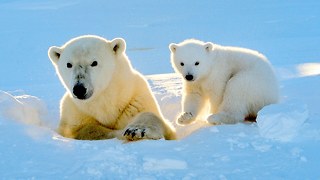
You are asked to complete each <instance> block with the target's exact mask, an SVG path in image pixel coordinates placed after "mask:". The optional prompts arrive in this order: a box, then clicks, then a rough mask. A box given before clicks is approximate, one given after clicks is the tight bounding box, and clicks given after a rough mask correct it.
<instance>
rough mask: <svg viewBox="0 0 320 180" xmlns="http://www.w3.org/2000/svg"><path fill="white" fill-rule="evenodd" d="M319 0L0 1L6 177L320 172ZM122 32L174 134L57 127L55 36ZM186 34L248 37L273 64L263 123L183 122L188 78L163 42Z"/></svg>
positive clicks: (299, 175) (1, 156) (242, 41)
mask: <svg viewBox="0 0 320 180" xmlns="http://www.w3.org/2000/svg"><path fill="white" fill-rule="evenodd" d="M319 9H320V1H316V0H310V1H303V2H302V1H298V0H293V1H276V0H271V1H253V0H245V1H216V0H203V1H202V0H201V1H197V2H195V1H170V0H163V1H147V0H139V1H136V0H134V1H114V0H112V1H103V0H97V1H86V0H75V1H62V0H52V1H47V0H41V1H40V0H4V1H1V2H0V17H1V18H0V23H1V30H0V33H1V41H0V49H1V50H0V67H1V71H0V174H1V178H3V179H185V180H187V179H223V180H224V179H319V178H320V171H319V166H320V155H319V149H320V118H319V117H320V109H319V107H320V76H319V74H320V61H319V60H320V44H319V42H320V31H319V29H320V11H319ZM83 34H96V35H100V36H103V37H105V38H107V39H113V38H115V37H122V38H124V39H125V40H126V42H127V54H128V56H129V58H130V60H131V61H132V65H133V67H135V68H136V69H137V70H139V71H140V72H142V73H143V74H145V75H146V78H147V79H148V82H149V84H150V86H151V88H152V91H153V93H154V94H155V96H156V98H157V100H158V102H159V105H160V107H161V110H162V112H163V114H164V116H165V118H167V119H168V120H169V121H171V122H173V123H174V125H175V127H176V128H177V131H178V135H179V137H180V139H179V140H175V141H165V140H158V141H153V140H143V141H138V142H127V143H124V142H122V141H120V140H117V139H110V140H101V141H79V140H73V139H68V138H64V137H61V136H60V135H59V134H57V133H56V131H55V129H56V128H57V125H58V122H59V100H60V98H61V97H62V95H63V93H64V92H65V90H64V88H63V87H62V85H61V83H60V82H59V79H58V77H57V75H55V72H54V68H53V66H52V64H51V62H50V61H49V59H48V57H47V50H48V48H49V47H50V46H53V45H57V46H60V45H62V44H63V43H64V42H66V41H68V40H69V39H71V38H73V37H76V36H79V35H83ZM187 38H197V39H200V40H203V41H212V42H215V43H218V44H222V45H229V46H241V47H246V48H252V49H255V50H258V51H260V52H262V53H263V54H265V55H266V56H267V57H268V58H269V60H270V61H271V63H272V64H273V66H274V68H275V71H276V73H277V77H278V79H279V83H280V88H281V102H280V103H279V104H274V105H270V106H267V107H265V108H264V109H262V110H261V111H260V112H259V115H258V118H257V123H238V124H235V125H220V126H211V125H209V124H207V123H206V122H205V121H201V120H199V121H197V122H195V123H193V124H191V125H187V126H179V125H177V124H175V119H176V117H177V116H178V115H179V113H180V112H181V105H180V101H181V93H182V79H181V78H180V77H179V76H177V75H176V74H173V69H172V67H171V65H170V61H169V49H168V45H169V43H172V42H176V43H177V42H180V41H182V40H184V39H187Z"/></svg>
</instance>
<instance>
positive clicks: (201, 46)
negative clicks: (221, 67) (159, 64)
mask: <svg viewBox="0 0 320 180" xmlns="http://www.w3.org/2000/svg"><path fill="white" fill-rule="evenodd" d="M169 48H170V51H171V64H172V67H173V68H174V70H175V71H176V72H177V73H179V74H181V75H182V77H183V78H184V79H185V80H187V81H188V82H194V81H197V80H199V79H201V78H202V77H205V76H206V75H207V74H208V73H209V72H210V68H211V60H210V54H211V52H212V50H213V44H212V43H210V42H208V43H204V42H202V41H198V40H194V39H190V40H186V41H183V42H182V43H179V44H174V43H172V44H170V45H169Z"/></svg>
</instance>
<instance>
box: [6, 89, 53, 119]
mask: <svg viewBox="0 0 320 180" xmlns="http://www.w3.org/2000/svg"><path fill="white" fill-rule="evenodd" d="M0 115H2V116H4V117H6V118H8V119H12V120H16V121H19V122H22V123H25V124H33V125H43V123H44V122H45V121H44V119H46V118H45V117H46V115H47V108H46V106H45V103H43V102H42V101H41V100H40V99H39V98H37V97H35V96H30V95H22V96H13V95H11V94H9V93H7V92H4V91H1V90H0Z"/></svg>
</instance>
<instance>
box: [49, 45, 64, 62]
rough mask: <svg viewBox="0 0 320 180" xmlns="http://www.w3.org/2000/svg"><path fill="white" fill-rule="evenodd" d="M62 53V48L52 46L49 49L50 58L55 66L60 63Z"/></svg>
mask: <svg viewBox="0 0 320 180" xmlns="http://www.w3.org/2000/svg"><path fill="white" fill-rule="evenodd" d="M61 53H62V49H61V48H60V47H57V46H52V47H50V48H49V50H48V56H49V58H50V60H51V61H52V63H53V64H57V63H58V61H59V59H60V55H61Z"/></svg>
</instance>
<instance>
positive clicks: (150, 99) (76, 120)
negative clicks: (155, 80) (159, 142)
mask: <svg viewBox="0 0 320 180" xmlns="http://www.w3.org/2000/svg"><path fill="white" fill-rule="evenodd" d="M125 50H126V43H125V41H124V40H123V39H121V38H116V39H114V40H112V41H108V40H106V39H104V38H102V37H98V36H92V35H86V36H80V37H77V38H74V39H71V40H70V41H69V42H67V43H66V44H65V45H63V46H62V47H56V46H53V47H50V48H49V51H48V55H49V58H50V59H51V61H52V63H53V65H54V67H55V69H56V71H57V74H58V76H59V78H60V80H61V82H62V84H63V85H64V87H65V88H66V90H67V92H66V93H65V95H64V97H63V98H62V100H61V104H60V111H61V112H60V113H61V114H60V124H59V128H58V132H59V133H60V134H61V135H63V136H65V137H69V138H75V139H87V140H96V139H109V138H115V137H116V138H119V139H124V140H139V139H160V138H163V137H164V138H165V139H175V131H174V129H173V128H172V127H171V125H170V124H169V123H168V122H166V121H165V120H164V118H163V116H162V114H161V113H160V110H159V107H158V105H157V103H156V100H155V98H154V96H153V95H152V93H151V90H150V88H149V86H148V84H147V82H146V80H145V79H144V78H143V77H142V75H141V74H139V73H138V72H137V71H135V70H134V69H133V68H132V66H131V64H130V62H129V59H128V57H127V56H126V54H125Z"/></svg>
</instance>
